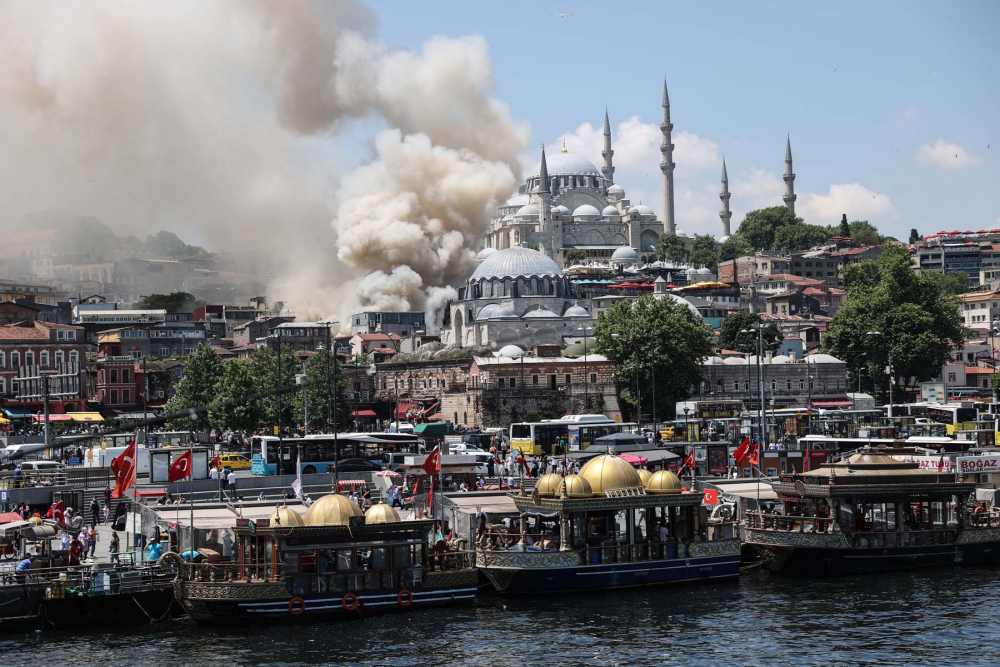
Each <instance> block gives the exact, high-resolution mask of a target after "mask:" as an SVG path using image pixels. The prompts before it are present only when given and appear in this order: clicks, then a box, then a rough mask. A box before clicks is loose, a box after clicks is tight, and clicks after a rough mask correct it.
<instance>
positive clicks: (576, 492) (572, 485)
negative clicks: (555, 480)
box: [559, 475, 594, 498]
mask: <svg viewBox="0 0 1000 667" xmlns="http://www.w3.org/2000/svg"><path fill="white" fill-rule="evenodd" d="M562 485H563V486H564V487H566V497H567V498H589V497H591V496H592V495H594V491H593V489H591V488H590V482H588V481H587V480H585V479H584V478H583V477H580V476H579V475H566V477H564V478H563V481H562ZM559 493H560V494H562V491H561V490H560V492H559Z"/></svg>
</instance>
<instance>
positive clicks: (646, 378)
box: [594, 294, 712, 419]
mask: <svg viewBox="0 0 1000 667" xmlns="http://www.w3.org/2000/svg"><path fill="white" fill-rule="evenodd" d="M594 338H595V341H596V343H597V344H596V346H595V349H596V350H597V351H598V352H599V353H601V354H605V355H607V356H608V358H610V359H611V360H612V361H613V362H614V367H615V378H616V380H617V381H618V386H619V388H620V394H621V396H622V399H623V400H625V401H626V402H628V403H631V404H632V405H633V406H635V405H637V403H638V401H637V397H636V394H635V386H636V380H637V379H638V380H639V382H640V385H645V387H644V388H642V389H641V391H642V393H643V394H644V395H645V396H650V395H651V393H647V392H649V389H650V384H651V382H652V376H653V374H654V373H653V370H654V369H653V365H654V364H655V371H656V372H655V375H656V413H657V416H658V417H659V418H661V419H668V418H669V417H670V415H672V414H673V413H674V404H675V403H676V402H677V401H680V400H684V399H686V398H688V397H689V396H690V395H691V390H692V388H693V387H696V386H698V385H699V384H700V383H701V381H702V377H703V366H702V364H703V363H704V361H705V359H706V358H707V357H708V356H709V355H710V354H711V353H712V332H711V330H710V329H709V328H708V326H707V325H706V324H705V322H704V321H703V320H702V319H701V318H700V317H699V316H698V315H696V314H695V313H693V312H692V311H691V309H690V308H688V306H687V305H686V304H684V303H680V302H678V301H675V300H674V299H670V298H660V299H658V298H656V297H654V296H653V295H651V294H647V295H644V296H641V297H639V298H638V299H637V300H635V301H632V302H627V301H619V302H618V303H616V304H615V305H613V306H612V307H611V308H609V309H608V310H607V311H605V312H604V313H603V314H602V315H601V317H600V318H599V319H598V320H597V324H596V325H595V326H594Z"/></svg>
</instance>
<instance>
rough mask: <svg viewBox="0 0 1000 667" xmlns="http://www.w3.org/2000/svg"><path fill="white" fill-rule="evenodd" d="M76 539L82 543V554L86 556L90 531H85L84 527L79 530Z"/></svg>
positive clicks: (88, 548)
mask: <svg viewBox="0 0 1000 667" xmlns="http://www.w3.org/2000/svg"><path fill="white" fill-rule="evenodd" d="M77 539H78V540H80V544H82V545H83V556H86V555H87V552H88V551H89V550H90V533H89V532H87V529H86V528H84V529H83V530H81V531H80V533H79V535H78V536H77Z"/></svg>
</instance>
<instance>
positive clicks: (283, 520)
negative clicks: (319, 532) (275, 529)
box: [270, 505, 306, 526]
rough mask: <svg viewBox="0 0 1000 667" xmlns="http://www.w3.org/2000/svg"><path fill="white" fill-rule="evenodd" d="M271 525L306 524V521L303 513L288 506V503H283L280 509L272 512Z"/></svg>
mask: <svg viewBox="0 0 1000 667" xmlns="http://www.w3.org/2000/svg"><path fill="white" fill-rule="evenodd" d="M270 522H271V526H304V525H306V523H305V521H303V520H302V515H301V514H299V513H298V512H296V511H295V510H293V509H292V508H290V507H288V506H287V505H282V506H281V507H279V508H278V509H276V510H274V512H272V513H271V517H270Z"/></svg>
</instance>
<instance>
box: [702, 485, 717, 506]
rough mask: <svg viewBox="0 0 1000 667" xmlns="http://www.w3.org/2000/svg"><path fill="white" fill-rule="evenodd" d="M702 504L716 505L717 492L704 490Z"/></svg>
mask: <svg viewBox="0 0 1000 667" xmlns="http://www.w3.org/2000/svg"><path fill="white" fill-rule="evenodd" d="M703 502H704V503H705V504H706V505H718V504H719V492H718V491H716V490H715V489H705V500H704V501H703Z"/></svg>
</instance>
